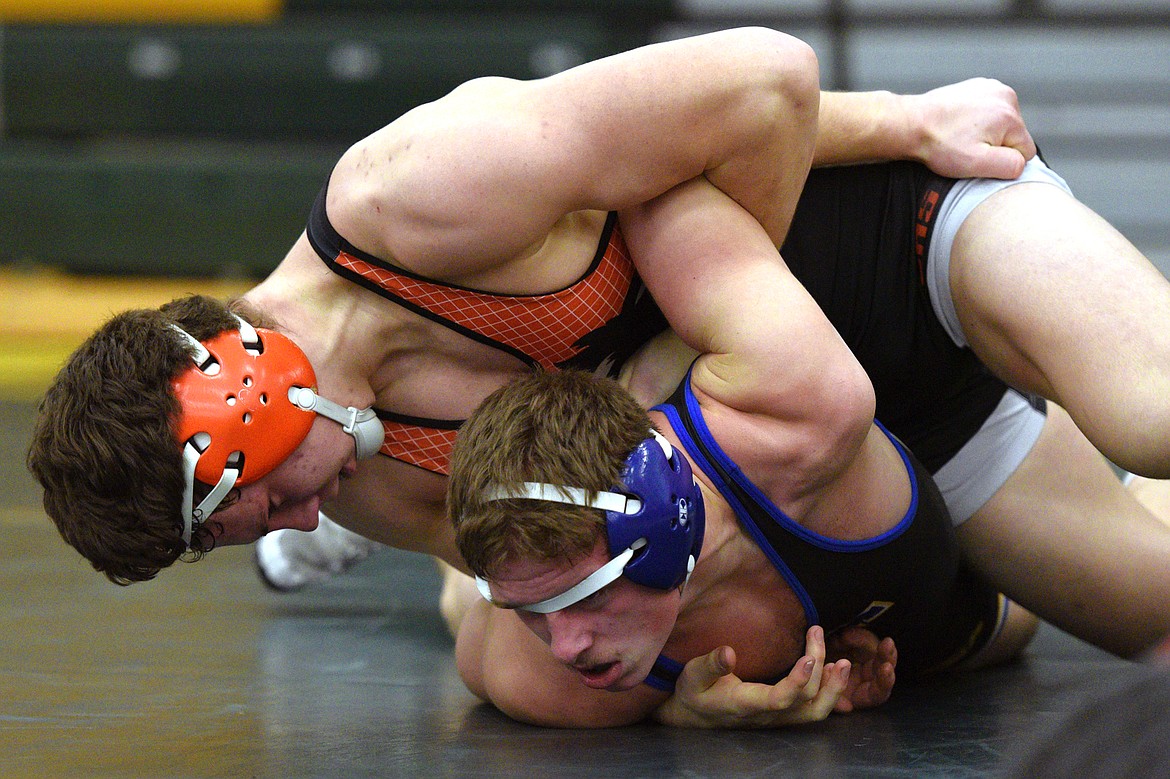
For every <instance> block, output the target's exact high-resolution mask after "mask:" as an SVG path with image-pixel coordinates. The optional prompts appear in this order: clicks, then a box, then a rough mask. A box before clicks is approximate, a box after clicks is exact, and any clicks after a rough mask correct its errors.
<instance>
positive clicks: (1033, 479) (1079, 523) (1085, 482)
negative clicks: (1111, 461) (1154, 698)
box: [958, 404, 1170, 657]
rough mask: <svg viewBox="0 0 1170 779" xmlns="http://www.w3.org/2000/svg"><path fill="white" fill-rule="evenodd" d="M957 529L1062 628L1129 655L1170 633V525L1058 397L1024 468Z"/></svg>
mask: <svg viewBox="0 0 1170 779" xmlns="http://www.w3.org/2000/svg"><path fill="white" fill-rule="evenodd" d="M958 532H959V541H960V544H961V545H962V546H963V549H964V551H965V553H966V554H967V555H968V557H969V558H970V559H971V560H972V561H973V562H974V564H975V565H976V567H977V568H978V569H979V570H980V571H982V572H983V573H984V575H986V576H987V577H988V578H989V579H990V580H991V582H992V583H993V584H994V585H995V586H996V587H998V588H999V589H1000V590H1001V591H1002V592H1004V593H1005V594H1007V595H1008V597H1010V598H1011V599H1012V600H1015V601H1017V602H1018V603H1020V604H1021V605H1023V606H1024V607H1025V608H1027V609H1028V610H1030V611H1032V612H1034V613H1036V614H1037V615H1038V616H1039V617H1041V618H1042V619H1044V620H1047V621H1048V622H1051V623H1052V624H1054V625H1056V626H1057V627H1059V628H1061V629H1062V630H1065V631H1067V632H1069V633H1072V634H1073V635H1075V636H1078V637H1079V638H1081V639H1084V640H1085V641H1089V642H1091V643H1093V644H1096V645H1097V646H1100V647H1102V648H1104V649H1107V650H1109V651H1111V652H1114V653H1116V654H1119V655H1122V656H1127V657H1128V656H1133V655H1135V654H1137V653H1140V652H1141V651H1142V650H1144V649H1146V648H1148V647H1150V646H1152V645H1153V644H1155V642H1157V641H1158V640H1160V639H1161V638H1163V637H1164V636H1166V635H1167V634H1170V609H1168V608H1167V607H1166V604H1167V603H1170V525H1167V524H1165V523H1163V522H1161V521H1160V520H1159V519H1157V518H1156V517H1154V515H1153V514H1151V513H1150V512H1149V511H1147V510H1146V509H1145V508H1144V507H1143V506H1142V505H1141V504H1140V503H1138V501H1137V500H1135V499H1134V498H1133V496H1132V495H1131V494H1130V493H1129V492H1128V491H1127V490H1126V489H1125V487H1123V486H1122V485H1121V483H1120V482H1119V481H1118V479H1117V477H1116V476H1115V475H1114V473H1113V471H1112V469H1111V468H1110V467H1109V465H1108V463H1106V462H1105V460H1104V458H1102V457H1101V455H1100V454H1099V453H1098V452H1097V451H1096V450H1095V449H1094V448H1093V446H1092V445H1091V444H1090V443H1089V441H1088V440H1087V439H1086V438H1085V437H1084V435H1083V434H1082V433H1081V432H1080V431H1079V430H1078V429H1077V428H1076V426H1075V425H1074V424H1073V423H1072V420H1071V419H1070V418H1069V416H1068V414H1066V413H1065V412H1064V411H1063V410H1062V409H1060V408H1059V407H1057V406H1056V405H1055V404H1050V405H1049V418H1048V421H1047V423H1046V424H1045V427H1044V431H1043V433H1042V434H1041V436H1040V439H1039V440H1038V441H1037V442H1036V445H1035V447H1034V448H1033V449H1032V452H1031V453H1030V454H1029V455H1028V457H1027V458H1026V459H1025V460H1024V462H1023V464H1022V465H1021V466H1020V468H1019V469H1018V470H1017V471H1016V472H1015V473H1014V474H1013V475H1012V476H1011V478H1009V479H1008V481H1007V482H1006V483H1005V484H1004V486H1003V487H1001V488H1000V490H999V492H997V493H996V494H995V495H994V496H993V497H992V498H991V500H990V501H988V502H987V503H986V504H985V505H984V506H983V507H982V508H981V509H979V511H977V512H976V513H975V515H974V516H972V517H971V518H970V519H969V520H967V521H966V522H964V523H963V524H961V525H959V527H958Z"/></svg>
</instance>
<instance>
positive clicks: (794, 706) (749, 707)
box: [654, 625, 850, 728]
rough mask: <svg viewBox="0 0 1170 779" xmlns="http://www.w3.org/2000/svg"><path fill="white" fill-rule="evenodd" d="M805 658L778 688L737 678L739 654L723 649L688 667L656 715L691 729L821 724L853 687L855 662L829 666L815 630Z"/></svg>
mask: <svg viewBox="0 0 1170 779" xmlns="http://www.w3.org/2000/svg"><path fill="white" fill-rule="evenodd" d="M805 649H806V654H805V656H804V657H802V658H801V659H800V660H798V661H797V663H796V665H795V666H793V668H792V671H790V672H789V674H788V676H786V677H785V678H783V679H781V680H780V681H778V682H776V684H772V685H768V684H757V683H752V682H745V681H743V680H741V679H740V678H739V677H737V676H736V675H735V674H734V673H733V671H734V670H735V651H734V650H733V649H732V648H731V647H729V646H721V647H719V648H718V649H714V650H712V651H711V652H709V653H707V654H706V655H703V656H702V657H696V658H695V659H693V660H691V661H690V662H689V663H687V664H686V667H685V668H683V671H682V674H681V675H680V676H679V678H678V683H677V684H676V685H675V690H674V695H672V696H671V697H670V699H669V700H667V701H666V703H664V704H662V706H660V707H659V708H658V710H657V711H655V712H654V718H655V719H656V720H657V721H658V722H661V723H662V724H664V725H672V726H675V727H690V728H772V727H779V726H783V725H798V724H802V723H806V722H819V721H820V720H823V719H825V718H826V717H828V716H829V714H830V713H831V712H832V711H833V709H834V706H836V704H837V703H838V701H839V699H840V697H841V695H842V693H843V692H844V691H845V690H846V688H847V687H848V684H849V669H850V663H849V661H848V660H840V661H838V662H835V663H825V661H824V660H825V635H824V631H823V630H822V629H821V628H820V627H819V626H816V625H814V626H813V627H811V628H809V630H808V635H807V638H806V647H805Z"/></svg>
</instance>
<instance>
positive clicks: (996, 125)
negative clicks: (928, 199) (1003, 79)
mask: <svg viewBox="0 0 1170 779" xmlns="http://www.w3.org/2000/svg"><path fill="white" fill-rule="evenodd" d="M906 100H907V104H908V106H909V107H910V108H911V110H913V111H915V112H917V114H918V122H919V123H920V126H921V128H922V131H921V134H922V140H921V142H920V145H919V150H918V153H917V155H916V158H917V159H918V160H919V161H920V162H923V163H925V164H926V166H927V167H929V168H930V169H931V170H933V171H934V172H935V173H938V174H940V175H942V176H950V177H952V178H974V177H985V178H1000V179H1013V178H1016V177H1017V176H1019V175H1020V173H1021V172H1023V170H1024V163H1025V162H1027V161H1028V160H1029V159H1031V158H1032V157H1034V156H1035V155H1036V144H1035V142H1034V141H1033V140H1032V135H1031V133H1029V132H1028V128H1027V127H1025V126H1024V118H1023V116H1022V115H1021V114H1020V103H1019V100H1018V99H1017V97H1016V93H1015V90H1013V89H1012V88H1011V87H1009V86H1007V85H1005V84H1002V83H1000V82H999V81H996V80H994V79H989V78H973V79H968V80H966V81H961V82H959V83H958V84H950V85H948V86H945V87H939V88H938V89H932V90H931V91H929V92H927V93H925V94H922V95H913V96H909V97H907V98H906Z"/></svg>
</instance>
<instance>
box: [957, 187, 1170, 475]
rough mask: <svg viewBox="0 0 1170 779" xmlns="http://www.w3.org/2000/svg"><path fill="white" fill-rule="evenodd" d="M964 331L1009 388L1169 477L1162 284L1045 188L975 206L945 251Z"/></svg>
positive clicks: (1166, 295) (1121, 456) (1110, 233)
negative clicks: (1036, 398)
mask: <svg viewBox="0 0 1170 779" xmlns="http://www.w3.org/2000/svg"><path fill="white" fill-rule="evenodd" d="M950 289H951V294H952V296H953V300H954V304H955V309H956V312H957V314H958V318H959V322H960V323H961V325H962V328H963V333H964V334H965V336H966V337H967V340H968V341H969V343H970V345H971V347H972V348H973V349H974V350H975V352H976V354H978V355H979V357H980V358H981V359H982V360H983V361H984V362H985V363H986V364H987V365H988V366H989V367H990V368H991V369H992V370H993V371H994V372H995V373H996V374H997V375H998V376H1000V377H1001V378H1003V379H1004V380H1005V381H1006V382H1007V383H1009V384H1011V385H1013V386H1015V387H1017V388H1020V389H1025V390H1029V391H1032V392H1036V393H1038V394H1041V395H1043V396H1045V397H1047V398H1051V399H1053V400H1055V401H1057V402H1058V403H1059V404H1061V405H1062V406H1064V407H1065V408H1066V409H1068V410H1069V413H1070V414H1071V415H1072V417H1073V419H1074V420H1076V423H1077V425H1078V426H1079V427H1080V428H1081V430H1083V431H1084V432H1085V434H1086V435H1087V436H1088V437H1089V439H1090V440H1091V441H1093V443H1094V444H1095V445H1096V446H1097V447H1098V448H1099V449H1100V450H1101V451H1103V452H1105V453H1106V455H1108V456H1109V457H1110V459H1112V460H1113V461H1114V462H1116V463H1118V464H1119V465H1121V466H1122V467H1124V468H1126V469H1128V470H1130V471H1133V472H1135V473H1140V474H1143V475H1146V476H1153V477H1158V478H1166V477H1170V283H1168V282H1167V281H1166V279H1165V278H1164V277H1163V276H1162V274H1161V273H1160V272H1159V271H1158V270H1157V269H1156V268H1155V267H1154V266H1153V265H1151V264H1150V263H1149V262H1148V261H1147V260H1146V259H1145V258H1144V257H1143V256H1142V255H1141V254H1140V253H1139V252H1138V251H1137V249H1136V248H1134V246H1133V245H1132V244H1130V243H1129V242H1128V241H1127V240H1126V239H1125V238H1124V237H1123V236H1122V235H1121V234H1119V233H1118V232H1117V231H1116V230H1114V229H1113V228H1112V227H1110V226H1109V225H1108V224H1107V223H1106V222H1105V221H1104V220H1103V219H1101V218H1100V217H1099V216H1097V215H1096V214H1094V213H1093V212H1092V211H1090V210H1089V209H1088V208H1086V207H1085V206H1083V205H1081V204H1080V203H1078V202H1077V201H1076V200H1074V199H1073V198H1071V197H1070V196H1068V194H1067V193H1065V192H1063V191H1061V190H1060V189H1058V188H1057V187H1054V186H1051V185H1048V184H1018V185H1016V186H1012V187H1009V188H1007V189H1004V190H1002V191H1000V192H997V193H996V194H994V195H992V196H991V197H989V198H988V199H987V200H986V201H984V202H983V203H982V204H980V205H979V206H977V207H976V208H975V210H974V211H972V212H971V215H970V216H969V217H968V218H967V219H966V221H965V222H964V223H963V225H962V227H961V228H960V229H959V231H958V233H957V235H956V237H955V242H954V246H953V249H952V253H951V270H950Z"/></svg>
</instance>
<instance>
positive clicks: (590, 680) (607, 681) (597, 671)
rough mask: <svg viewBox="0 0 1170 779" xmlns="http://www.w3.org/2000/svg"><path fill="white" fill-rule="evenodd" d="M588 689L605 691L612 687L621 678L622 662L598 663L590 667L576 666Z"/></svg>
mask: <svg viewBox="0 0 1170 779" xmlns="http://www.w3.org/2000/svg"><path fill="white" fill-rule="evenodd" d="M574 669H575V670H576V671H577V673H579V674H581V680H582V681H584V682H585V686H586V687H593V688H595V689H605V688H606V687H610V686H612V685H613V684H614V683H616V682H617V680H618V679H620V678H621V675H622V664H621V663H620V662H612V663H598V664H597V665H590V666H574Z"/></svg>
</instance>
